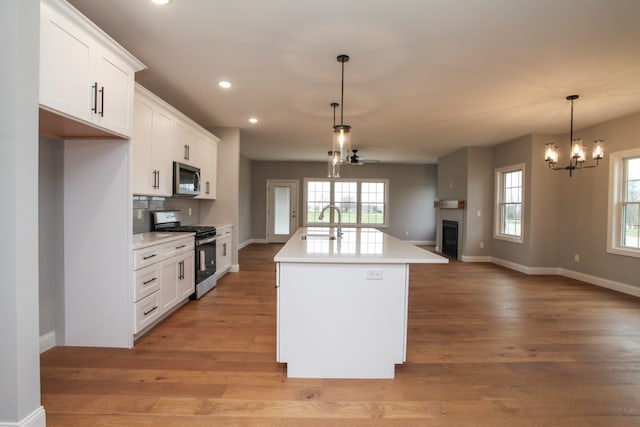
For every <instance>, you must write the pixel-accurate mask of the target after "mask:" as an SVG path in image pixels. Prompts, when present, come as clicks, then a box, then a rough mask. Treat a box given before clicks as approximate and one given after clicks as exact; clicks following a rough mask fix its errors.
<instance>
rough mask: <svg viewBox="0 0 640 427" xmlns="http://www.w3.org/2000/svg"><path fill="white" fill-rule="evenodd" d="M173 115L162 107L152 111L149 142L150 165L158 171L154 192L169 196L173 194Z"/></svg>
mask: <svg viewBox="0 0 640 427" xmlns="http://www.w3.org/2000/svg"><path fill="white" fill-rule="evenodd" d="M172 122H173V116H172V115H171V113H169V112H168V111H166V110H164V109H162V108H156V109H155V111H154V113H153V137H152V144H151V159H152V167H153V169H156V170H157V171H158V184H159V185H158V188H157V189H156V192H155V193H154V194H157V195H162V196H171V195H172V194H173V168H172V166H173V162H172V156H171V154H172V151H171V148H172V146H171V143H172V142H173V135H172V130H173V127H172Z"/></svg>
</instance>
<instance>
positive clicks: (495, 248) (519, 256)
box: [487, 135, 544, 265]
mask: <svg viewBox="0 0 640 427" xmlns="http://www.w3.org/2000/svg"><path fill="white" fill-rule="evenodd" d="M532 139H533V137H532V136H531V135H528V136H524V137H522V138H519V139H516V140H514V141H511V142H507V143H504V144H500V145H497V146H495V147H494V149H493V168H494V169H497V168H501V167H505V166H512V165H516V164H518V163H524V167H525V174H524V204H525V208H524V213H523V218H522V220H523V224H522V232H523V233H524V238H523V243H515V242H510V241H506V240H500V239H493V242H492V255H493V256H494V257H498V258H500V259H505V260H509V261H511V262H515V263H517V264H522V265H529V262H530V256H531V253H532V249H531V181H532V175H531V152H532V149H531V144H532ZM541 156H542V155H541ZM538 159H539V158H538ZM542 163H544V161H542ZM492 173H494V172H493V171H492ZM493 181H495V174H494V179H493ZM487 191H489V192H490V193H491V194H492V197H493V198H494V200H495V194H494V193H495V189H494V188H493V185H492V186H491V187H490V188H488V189H487ZM489 219H490V220H491V221H493V218H489ZM492 224H493V222H492Z"/></svg>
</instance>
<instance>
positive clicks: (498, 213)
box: [493, 163, 526, 243]
mask: <svg viewBox="0 0 640 427" xmlns="http://www.w3.org/2000/svg"><path fill="white" fill-rule="evenodd" d="M517 171H520V172H521V173H522V181H521V189H522V191H521V194H520V235H519V236H517V235H514V234H505V233H502V223H503V217H502V205H503V204H504V203H506V202H504V176H505V175H506V174H507V173H511V172H517ZM525 178H526V168H525V164H524V163H518V164H515V165H509V166H503V167H500V168H496V169H495V198H494V201H495V203H494V220H493V238H494V239H498V240H505V241H508V242H513V243H524V238H525V233H524V224H525V183H526V179H525Z"/></svg>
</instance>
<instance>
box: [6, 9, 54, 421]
mask: <svg viewBox="0 0 640 427" xmlns="http://www.w3.org/2000/svg"><path fill="white" fill-rule="evenodd" d="M39 7H40V4H39V2H38V1H36V0H4V1H1V2H0V57H1V58H2V78H1V79H0V93H1V94H2V98H1V99H0V129H2V130H1V132H0V144H1V145H2V155H1V156H0V182H2V202H3V205H2V207H3V209H1V210H0V222H1V223H2V249H0V271H2V285H0V337H2V350H1V351H0V424H4V425H26V423H27V422H26V421H27V420H26V417H27V416H34V418H35V419H31V420H30V421H31V422H32V424H33V425H44V421H45V420H44V411H43V409H42V407H41V406H40V354H39V349H38V251H37V248H38V227H37V225H36V224H37V222H38V174H37V170H38V53H39V49H38V41H39V40H38V34H39V17H40V14H39V11H40V9H39Z"/></svg>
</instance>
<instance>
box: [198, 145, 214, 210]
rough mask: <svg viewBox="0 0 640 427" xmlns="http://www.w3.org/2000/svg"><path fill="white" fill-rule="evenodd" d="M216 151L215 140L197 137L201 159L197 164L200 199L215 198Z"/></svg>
mask: <svg viewBox="0 0 640 427" xmlns="http://www.w3.org/2000/svg"><path fill="white" fill-rule="evenodd" d="M217 153H218V145H217V142H216V141H215V140H213V139H209V138H206V137H204V136H200V138H199V139H198V156H199V157H200V159H201V160H200V165H199V166H200V172H201V175H202V190H201V192H200V196H198V198H200V199H215V198H216V174H217V170H218V163H217V161H218V159H217Z"/></svg>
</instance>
